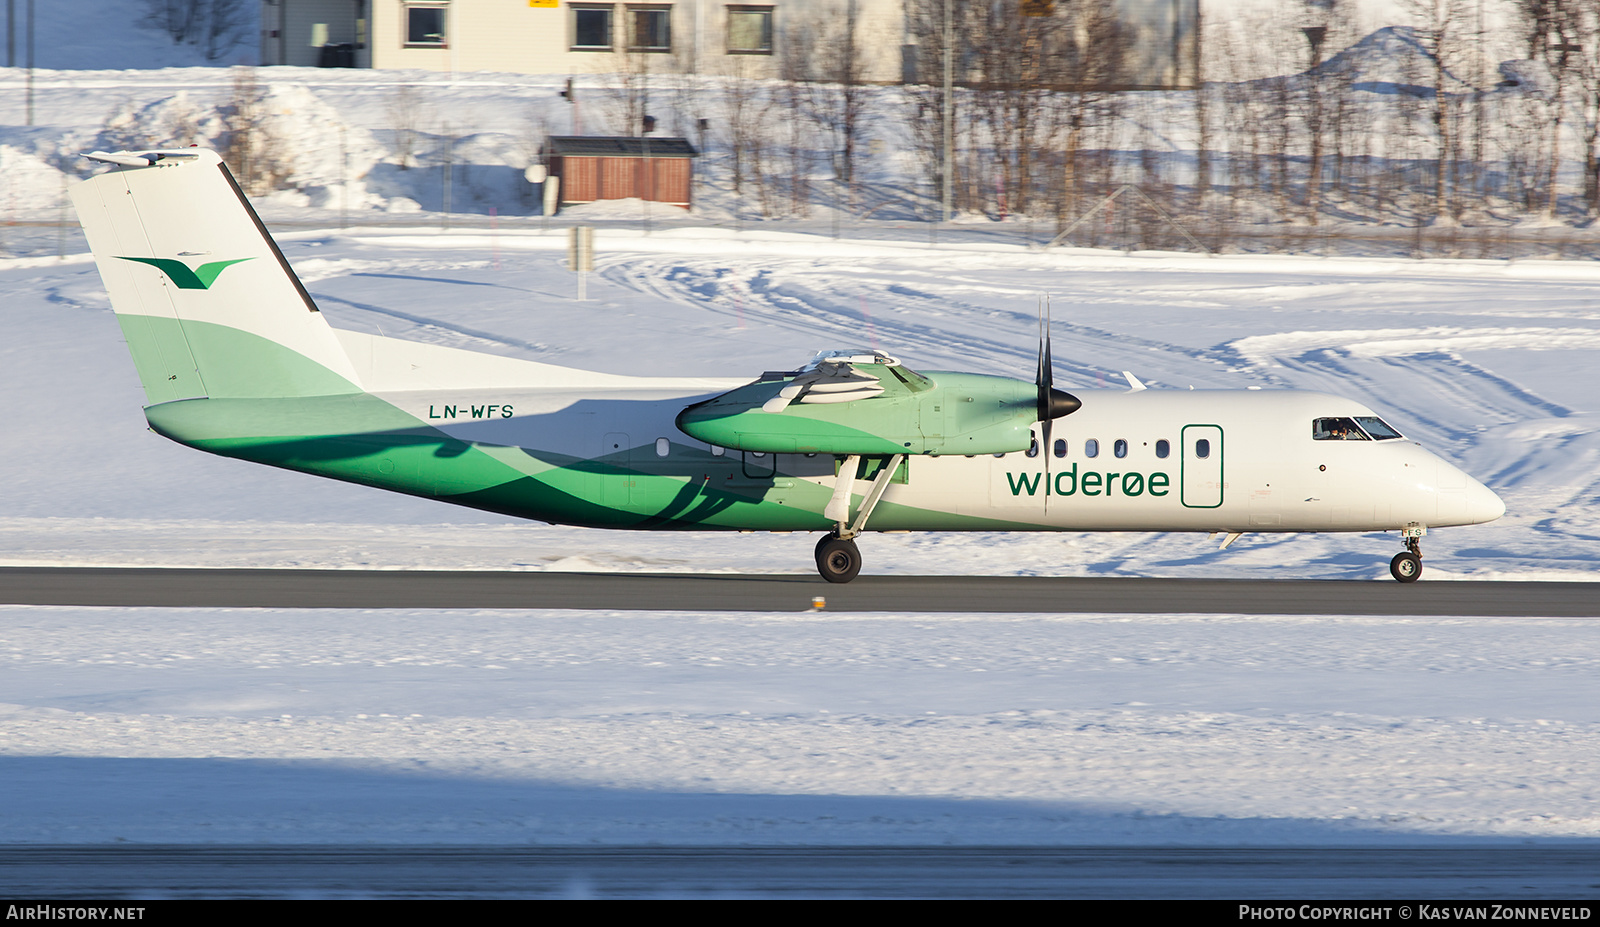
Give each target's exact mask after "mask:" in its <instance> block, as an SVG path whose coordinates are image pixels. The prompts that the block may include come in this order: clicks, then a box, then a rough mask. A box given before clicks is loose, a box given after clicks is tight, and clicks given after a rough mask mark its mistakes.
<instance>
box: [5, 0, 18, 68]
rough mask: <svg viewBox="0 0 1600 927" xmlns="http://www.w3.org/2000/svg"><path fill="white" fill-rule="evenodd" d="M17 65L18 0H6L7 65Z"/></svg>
mask: <svg viewBox="0 0 1600 927" xmlns="http://www.w3.org/2000/svg"><path fill="white" fill-rule="evenodd" d="M16 66H17V0H6V67H8V68H14V67H16Z"/></svg>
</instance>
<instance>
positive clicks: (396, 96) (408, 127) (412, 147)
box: [385, 84, 431, 171]
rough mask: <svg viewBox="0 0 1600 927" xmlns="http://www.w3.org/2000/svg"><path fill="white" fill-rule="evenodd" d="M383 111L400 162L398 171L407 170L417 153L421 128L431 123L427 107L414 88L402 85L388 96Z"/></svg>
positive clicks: (418, 91) (419, 93) (410, 85)
mask: <svg viewBox="0 0 1600 927" xmlns="http://www.w3.org/2000/svg"><path fill="white" fill-rule="evenodd" d="M385 109H386V110H387V113H386V115H387V116H388V117H389V130H390V131H391V132H393V133H394V153H395V157H396V158H398V159H399V160H400V169H401V170H402V171H403V170H408V169H409V168H410V167H411V161H412V159H413V158H414V157H415V156H416V153H417V139H418V135H419V133H420V131H421V128H422V126H423V125H424V124H425V123H428V122H430V121H431V115H430V110H429V107H428V105H427V103H426V102H425V101H424V100H423V97H422V92H421V91H420V90H418V89H417V87H416V86H414V85H412V84H402V85H401V86H399V87H397V88H395V91H394V92H393V93H391V94H390V95H389V100H388V104H387V106H386V107H385Z"/></svg>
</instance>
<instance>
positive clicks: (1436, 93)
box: [1401, 0, 1470, 221]
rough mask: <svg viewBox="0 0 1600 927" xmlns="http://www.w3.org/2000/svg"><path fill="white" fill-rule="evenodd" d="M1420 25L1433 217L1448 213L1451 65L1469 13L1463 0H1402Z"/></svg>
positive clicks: (1462, 45)
mask: <svg viewBox="0 0 1600 927" xmlns="http://www.w3.org/2000/svg"><path fill="white" fill-rule="evenodd" d="M1401 6H1402V7H1403V8H1404V9H1406V10H1407V11H1408V12H1409V13H1410V14H1411V15H1412V16H1413V17H1414V18H1415V19H1416V20H1417V21H1418V22H1419V23H1420V25H1419V26H1418V28H1417V29H1416V31H1415V33H1414V35H1415V36H1416V38H1417V43H1418V45H1419V46H1420V47H1421V48H1422V49H1423V51H1424V52H1425V53H1426V54H1427V56H1428V59H1429V69H1428V77H1429V80H1430V83H1431V84H1432V89H1433V98H1432V100H1431V101H1430V104H1431V112H1430V118H1431V119H1432V121H1433V126H1434V133H1435V141H1436V149H1435V150H1436V152H1437V155H1436V158H1435V161H1434V178H1433V215H1434V219H1435V220H1436V221H1438V220H1443V219H1446V218H1448V217H1449V214H1450V200H1449V189H1448V181H1449V173H1450V168H1449V165H1450V161H1451V159H1452V156H1453V155H1454V154H1455V147H1456V130H1457V117H1458V116H1459V107H1458V106H1455V105H1454V102H1455V101H1454V100H1453V99H1452V91H1453V90H1454V84H1455V83H1456V80H1457V79H1456V78H1455V75H1454V74H1453V73H1452V65H1454V64H1456V63H1457V62H1458V61H1460V60H1461V59H1462V57H1463V55H1464V53H1465V49H1466V47H1467V40H1468V39H1469V32H1468V28H1469V24H1470V23H1469V17H1468V12H1469V11H1468V8H1467V4H1466V2H1465V0H1401Z"/></svg>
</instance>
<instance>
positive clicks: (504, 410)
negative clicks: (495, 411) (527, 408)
mask: <svg viewBox="0 0 1600 927" xmlns="http://www.w3.org/2000/svg"><path fill="white" fill-rule="evenodd" d="M500 417H501V418H510V417H511V407H510V406H501V407H500Z"/></svg>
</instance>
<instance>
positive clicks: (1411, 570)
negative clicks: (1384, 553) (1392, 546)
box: [1389, 550, 1422, 583]
mask: <svg viewBox="0 0 1600 927" xmlns="http://www.w3.org/2000/svg"><path fill="white" fill-rule="evenodd" d="M1389 575H1390V576H1393V577H1394V578H1395V579H1397V580H1399V581H1400V582H1402V583H1414V582H1416V581H1417V577H1419V576H1421V575H1422V558H1421V557H1418V556H1417V555H1416V554H1413V553H1412V552H1411V551H1409V550H1402V551H1401V552H1400V553H1398V554H1395V555H1394V559H1393V560H1390V561H1389Z"/></svg>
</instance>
